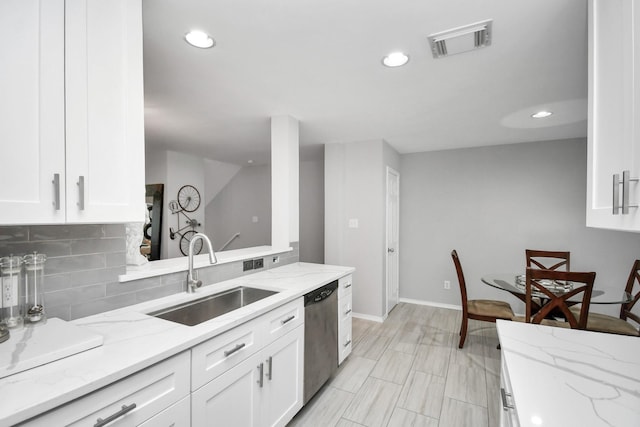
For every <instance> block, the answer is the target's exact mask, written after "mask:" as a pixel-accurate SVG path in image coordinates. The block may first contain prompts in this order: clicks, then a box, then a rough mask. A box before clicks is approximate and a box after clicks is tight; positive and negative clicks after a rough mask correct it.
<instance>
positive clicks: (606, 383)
mask: <svg viewBox="0 0 640 427" xmlns="http://www.w3.org/2000/svg"><path fill="white" fill-rule="evenodd" d="M497 328H498V336H499V338H500V345H501V347H502V357H503V363H506V366H507V370H508V375H509V379H510V384H511V391H512V394H513V400H514V401H515V406H516V412H517V416H518V420H519V422H520V426H521V427H525V426H589V427H596V426H609V427H610V426H616V427H625V426H634V427H637V426H640V358H639V357H638V355H639V354H640V339H639V338H637V337H627V336H621V335H614V334H604V333H598V332H588V331H579V330H572V329H564V328H555V327H549V326H541V325H532V324H527V323H520V322H508V321H501V320H499V321H498V322H497Z"/></svg>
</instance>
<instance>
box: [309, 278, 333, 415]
mask: <svg viewBox="0 0 640 427" xmlns="http://www.w3.org/2000/svg"><path fill="white" fill-rule="evenodd" d="M337 369H338V281H337V280H336V281H334V282H331V283H329V284H328V285H324V286H322V287H321V288H318V289H316V290H315V291H313V292H309V293H308V294H306V295H305V296H304V389H303V399H304V404H306V403H307V402H308V401H309V399H311V398H312V397H313V395H314V394H316V392H317V391H318V390H320V387H322V385H323V384H324V383H325V382H327V380H328V379H329V377H331V375H332V374H333V373H334V372H335V371H336V370H337Z"/></svg>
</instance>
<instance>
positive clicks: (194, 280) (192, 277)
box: [187, 233, 218, 293]
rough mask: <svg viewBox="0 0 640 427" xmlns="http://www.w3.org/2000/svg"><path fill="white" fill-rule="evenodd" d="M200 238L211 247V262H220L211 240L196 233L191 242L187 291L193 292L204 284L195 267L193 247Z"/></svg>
mask: <svg viewBox="0 0 640 427" xmlns="http://www.w3.org/2000/svg"><path fill="white" fill-rule="evenodd" d="M198 240H202V243H203V245H204V244H205V243H206V244H207V247H208V248H209V262H210V263H211V264H215V263H217V262H218V259H217V258H216V254H215V253H214V252H213V246H211V240H209V238H208V237H207V236H206V235H204V234H202V233H196V234H195V235H194V236H193V238H192V239H191V242H189V272H188V273H187V292H188V293H193V292H195V291H196V288H199V287H200V286H202V280H198V273H197V272H196V271H195V270H194V269H193V247H194V245H195V243H196V242H197V241H198Z"/></svg>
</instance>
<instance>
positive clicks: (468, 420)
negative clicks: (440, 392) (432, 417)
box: [439, 398, 496, 427]
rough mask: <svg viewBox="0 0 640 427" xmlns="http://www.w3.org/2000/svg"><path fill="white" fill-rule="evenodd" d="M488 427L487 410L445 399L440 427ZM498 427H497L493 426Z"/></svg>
mask: <svg viewBox="0 0 640 427" xmlns="http://www.w3.org/2000/svg"><path fill="white" fill-rule="evenodd" d="M471 426H473V427H488V417H487V409H486V408H483V407H481V406H476V405H471V404H469V403H465V402H460V401H458V400H455V399H449V398H445V399H444V402H443V404H442V412H441V413H440V424H439V427H471ZM492 427H496V426H492Z"/></svg>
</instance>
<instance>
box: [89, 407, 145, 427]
mask: <svg viewBox="0 0 640 427" xmlns="http://www.w3.org/2000/svg"><path fill="white" fill-rule="evenodd" d="M134 409H136V404H135V403H132V404H131V405H129V406H127V405H122V409H120V410H119V411H118V412H116V413H115V414H113V415H110V416H108V417H107V418H105V419H104V420H103V419H102V418H98V419H97V420H96V423H95V424H94V425H93V427H102V426H106V425H107V424H109V423H110V422H111V421H115V420H116V419H118V418H120V417H121V416H123V415H124V414H126V413H127V412H130V411H133V410H134Z"/></svg>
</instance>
